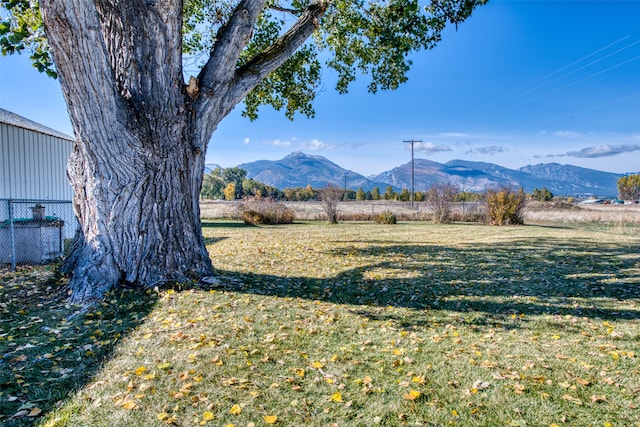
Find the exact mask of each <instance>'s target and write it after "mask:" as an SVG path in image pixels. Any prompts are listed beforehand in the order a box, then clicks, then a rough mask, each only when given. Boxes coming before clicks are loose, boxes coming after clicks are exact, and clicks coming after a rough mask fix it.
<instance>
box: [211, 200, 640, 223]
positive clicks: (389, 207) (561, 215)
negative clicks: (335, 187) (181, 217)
mask: <svg viewBox="0 0 640 427" xmlns="http://www.w3.org/2000/svg"><path fill="white" fill-rule="evenodd" d="M284 204H285V205H286V206H287V207H288V208H290V209H292V210H293V211H294V212H295V213H296V218H297V219H298V220H302V221H310V220H324V219H325V214H324V211H323V209H322V203H321V202H284ZM200 207H201V210H202V217H203V218H210V219H216V218H235V219H240V218H241V215H242V202H241V201H232V202H227V201H221V200H215V201H214V200H202V201H201V202H200ZM338 211H339V212H340V214H341V215H342V216H347V217H349V216H355V217H358V216H365V215H371V216H373V215H375V214H380V213H381V212H384V211H391V212H393V213H395V214H396V215H398V217H400V218H402V219H412V220H413V219H415V220H430V219H431V211H430V209H429V206H428V205H427V204H426V203H424V202H421V203H418V202H416V203H415V204H414V208H411V204H410V203H408V202H397V201H386V200H380V201H364V202H354V201H350V202H341V203H339V205H338ZM452 212H453V213H454V214H455V215H456V218H458V219H464V220H467V221H476V220H478V219H479V218H480V217H481V216H482V215H483V213H484V207H483V206H482V204H481V203H476V202H467V203H455V204H454V205H453V207H452ZM525 221H526V222H527V223H529V224H553V223H556V224H585V223H591V224H600V225H614V226H620V225H631V226H640V205H638V204H636V205H596V204H593V205H580V204H569V203H539V202H529V203H528V204H527V208H526V209H525Z"/></svg>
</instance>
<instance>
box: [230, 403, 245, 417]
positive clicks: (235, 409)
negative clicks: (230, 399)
mask: <svg viewBox="0 0 640 427" xmlns="http://www.w3.org/2000/svg"><path fill="white" fill-rule="evenodd" d="M241 412H242V408H241V407H240V405H237V404H236V405H233V406H232V407H231V409H229V413H230V414H231V415H238V414H239V413H241Z"/></svg>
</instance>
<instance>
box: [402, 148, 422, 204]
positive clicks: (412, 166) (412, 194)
mask: <svg viewBox="0 0 640 427" xmlns="http://www.w3.org/2000/svg"><path fill="white" fill-rule="evenodd" d="M415 142H422V140H421V139H420V140H417V139H411V140H408V141H402V143H403V144H409V143H410V144H411V207H412V208H413V199H414V194H415V193H414V191H413V174H414V171H415V169H414V163H413V144H414V143H415Z"/></svg>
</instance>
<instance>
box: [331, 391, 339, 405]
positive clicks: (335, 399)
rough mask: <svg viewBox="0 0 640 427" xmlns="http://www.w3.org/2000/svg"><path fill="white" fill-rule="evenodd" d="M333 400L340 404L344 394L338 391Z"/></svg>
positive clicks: (332, 397) (332, 396)
mask: <svg viewBox="0 0 640 427" xmlns="http://www.w3.org/2000/svg"><path fill="white" fill-rule="evenodd" d="M331 400H332V401H334V402H338V403H339V402H342V393H340V392H339V391H336V392H335V393H333V395H331Z"/></svg>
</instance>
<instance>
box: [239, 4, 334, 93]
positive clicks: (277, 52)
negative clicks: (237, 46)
mask: <svg viewBox="0 0 640 427" xmlns="http://www.w3.org/2000/svg"><path fill="white" fill-rule="evenodd" d="M327 6H328V3H327V2H326V0H313V1H312V2H311V3H310V4H309V6H307V8H306V9H305V10H304V12H303V13H302V15H300V17H299V18H298V20H297V22H296V23H295V24H294V25H293V26H292V27H291V28H290V29H289V30H288V31H287V32H286V33H285V34H283V35H282V36H281V37H280V38H279V39H278V40H276V41H275V43H274V44H273V45H271V46H270V47H268V48H267V49H265V50H264V51H263V52H262V53H260V54H258V55H256V56H255V57H254V58H253V59H251V60H250V61H249V62H247V63H246V64H244V65H243V66H242V67H241V68H240V69H238V70H237V72H236V79H235V82H236V84H235V85H234V88H233V89H232V91H233V93H232V94H230V95H231V97H232V98H233V101H234V105H235V104H237V103H238V102H240V101H241V100H242V99H243V98H244V97H245V96H246V95H247V93H249V92H250V91H251V90H252V89H253V88H254V87H256V85H258V83H260V82H261V81H262V80H263V79H264V78H265V77H266V76H268V75H269V74H270V73H271V72H273V71H274V70H276V69H277V68H279V67H280V66H281V65H282V64H284V63H285V62H286V61H287V59H289V58H290V57H291V56H292V55H293V54H294V53H295V51H296V50H297V49H298V48H299V47H300V46H302V45H303V44H304V43H305V41H306V40H307V39H308V38H309V37H310V36H311V35H312V34H313V32H314V31H315V30H317V29H318V28H319V25H320V24H319V21H320V19H321V18H322V16H323V15H324V13H325V10H326V9H327Z"/></svg>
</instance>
